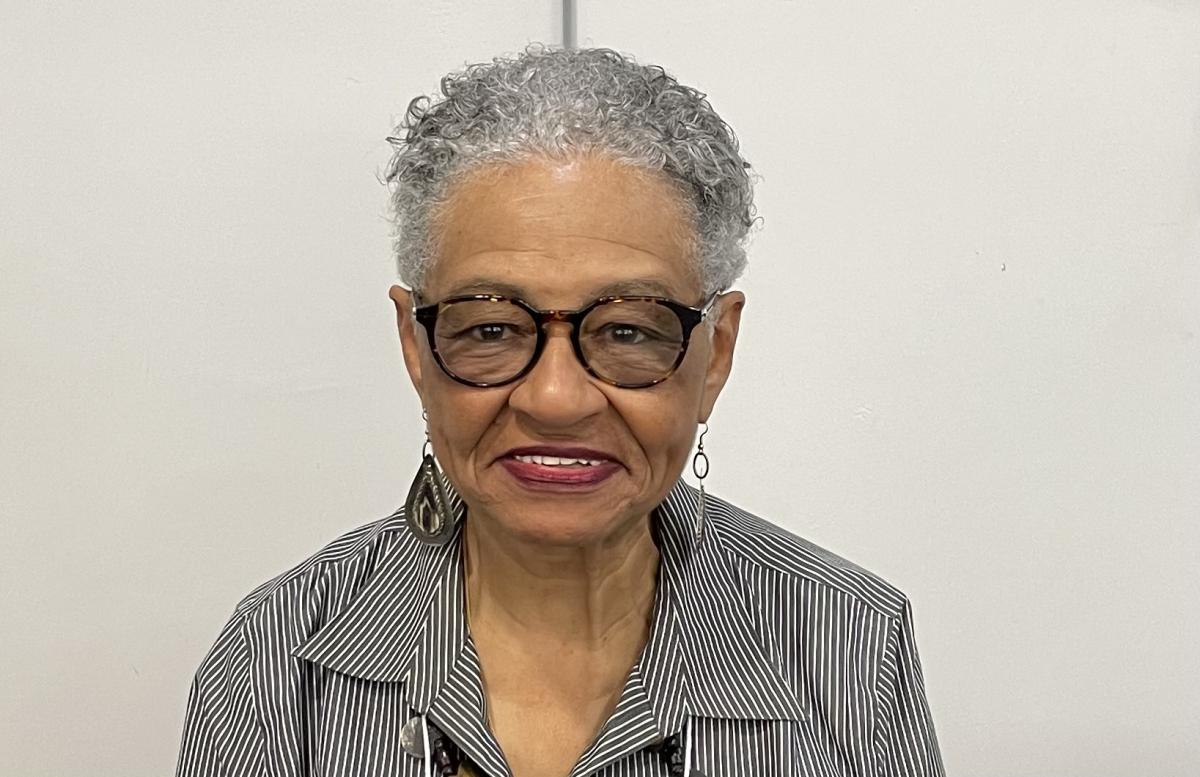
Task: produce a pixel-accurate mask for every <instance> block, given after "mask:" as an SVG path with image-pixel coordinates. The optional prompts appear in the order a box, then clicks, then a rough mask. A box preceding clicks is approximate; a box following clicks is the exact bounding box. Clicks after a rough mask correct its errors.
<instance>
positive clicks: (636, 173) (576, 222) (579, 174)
mask: <svg viewBox="0 0 1200 777" xmlns="http://www.w3.org/2000/svg"><path fill="white" fill-rule="evenodd" d="M686 213H687V211H686V210H685V208H684V207H683V205H682V201H681V200H680V197H679V195H678V194H677V193H676V192H675V190H674V189H673V188H672V186H671V184H670V183H669V181H668V180H667V179H666V177H665V176H663V175H662V174H660V173H654V172H650V171H644V170H639V169H636V168H632V167H629V166H625V165H621V164H619V163H617V162H614V161H612V160H609V159H605V158H603V157H594V156H586V157H576V158H573V159H569V160H549V159H542V158H538V159H532V160H526V161H522V162H520V163H516V164H505V165H502V166H494V167H490V168H485V169H482V170H478V171H474V172H472V173H470V174H468V176H467V177H466V178H465V179H464V180H462V181H460V182H459V183H458V184H457V185H456V186H455V187H454V188H453V189H452V191H451V193H450V195H449V197H448V199H447V201H446V204H445V205H444V206H443V209H442V210H441V212H440V213H439V221H438V226H439V230H438V233H439V241H438V246H437V253H436V257H435V259H434V264H433V267H432V268H431V270H430V272H429V274H428V276H427V281H426V284H425V296H427V297H428V298H430V299H441V298H445V297H447V296H451V295H453V294H457V293H472V292H479V291H497V292H503V293H506V294H514V293H516V294H518V295H519V296H521V297H523V298H524V299H526V300H527V301H529V302H531V303H534V304H537V305H539V306H542V307H551V306H572V305H577V304H581V303H582V302H586V301H588V300H590V299H592V298H594V297H596V296H602V295H604V294H620V293H626V294H631V293H644V294H661V295H665V296H670V297H675V298H677V299H680V300H684V301H687V302H696V301H697V300H696V299H692V298H693V297H696V298H698V297H699V294H700V291H701V284H700V279H699V277H698V275H697V273H696V270H695V267H694V264H693V261H692V257H691V239H690V238H691V235H692V232H691V230H692V226H691V222H690V220H689V219H688V218H687V216H686Z"/></svg>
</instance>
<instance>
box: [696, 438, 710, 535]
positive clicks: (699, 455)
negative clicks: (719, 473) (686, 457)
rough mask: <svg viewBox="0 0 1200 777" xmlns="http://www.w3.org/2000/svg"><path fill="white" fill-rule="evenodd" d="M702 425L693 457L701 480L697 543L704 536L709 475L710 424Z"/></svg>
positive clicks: (697, 476)
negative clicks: (707, 445)
mask: <svg viewBox="0 0 1200 777" xmlns="http://www.w3.org/2000/svg"><path fill="white" fill-rule="evenodd" d="M700 425H701V426H703V427H704V429H703V430H701V432H700V439H699V440H697V441H696V455H695V456H693V457H692V474H693V475H695V476H696V479H697V480H699V481H700V503H699V505H698V506H697V507H696V525H695V527H694V531H695V534H696V544H697V545H699V544H700V540H702V539H703V538H704V518H705V515H704V479H705V478H706V477H708V454H707V453H705V452H704V435H706V434H708V424H707V423H705V422H703V421H702V422H701V423H700Z"/></svg>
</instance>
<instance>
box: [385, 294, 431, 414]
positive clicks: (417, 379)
mask: <svg viewBox="0 0 1200 777" xmlns="http://www.w3.org/2000/svg"><path fill="white" fill-rule="evenodd" d="M388 296H389V297H391V298H392V302H393V303H394V304H395V306H396V329H397V330H398V331H399V333H400V350H401V351H402V352H403V353H404V366H405V367H406V368H408V377H409V380H411V381H412V384H413V388H415V389H416V390H417V394H418V396H420V397H421V404H422V405H424V404H425V394H424V393H423V392H422V390H421V387H422V383H421V340H420V338H419V337H418V334H419V332H418V331H417V321H416V319H415V318H413V301H412V292H411V291H409V290H408V289H406V288H404V287H403V286H395V285H394V286H392V288H391V289H389V290H388Z"/></svg>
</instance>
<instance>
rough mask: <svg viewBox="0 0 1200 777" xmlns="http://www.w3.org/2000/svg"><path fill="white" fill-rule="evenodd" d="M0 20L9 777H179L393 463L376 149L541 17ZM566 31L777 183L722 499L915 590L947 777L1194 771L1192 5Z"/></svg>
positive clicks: (162, 8) (394, 405) (1031, 3)
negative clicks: (261, 624) (229, 631)
mask: <svg viewBox="0 0 1200 777" xmlns="http://www.w3.org/2000/svg"><path fill="white" fill-rule="evenodd" d="M735 8H736V10H734V9H735ZM2 10H3V13H2V17H3V23H2V25H0V27H2V29H3V31H2V32H0V111H2V117H3V118H2V121H3V124H2V134H0V203H2V204H0V208H2V210H0V257H2V261H3V268H2V269H3V272H2V274H0V370H2V383H0V424H2V426H0V522H2V534H0V608H2V610H0V629H2V637H0V651H2V655H0V689H2V690H0V716H2V718H0V719H2V724H0V726H2V727H0V774H3V775H5V776H6V777H7V776H8V775H13V776H20V777H26V776H29V777H32V776H34V775H63V776H70V777H76V776H77V777H85V776H87V777H93V776H95V775H122V776H124V775H161V774H166V773H169V772H170V771H171V770H172V768H173V764H174V759H175V755H176V750H177V745H178V738H179V732H180V724H181V718H182V713H183V709H184V701H185V697H186V694H187V690H188V686H189V683H190V679H191V675H192V673H193V672H194V670H195V668H196V666H197V664H198V663H199V662H200V660H201V658H202V657H203V656H204V654H205V652H206V651H207V649H208V647H209V645H210V644H211V641H212V640H213V638H214V637H215V635H216V634H217V631H218V630H219V628H220V627H221V625H222V623H223V622H224V621H225V619H226V618H227V617H228V615H229V614H230V612H231V611H232V608H233V606H234V604H235V603H236V602H237V600H238V599H239V598H240V597H241V596H242V595H243V594H245V593H246V592H248V591H249V590H250V589H251V588H252V587H254V586H255V585H256V584H258V583H259V582H261V581H262V580H264V579H266V578H269V577H271V576H273V575H274V574H276V573H278V572H280V571H282V570H283V569H285V568H286V567H288V566H291V565H292V564H294V563H297V562H299V561H300V560H301V559H303V558H304V557H305V556H306V555H308V554H309V553H310V552H313V551H314V550H316V549H317V548H318V547H320V546H321V545H323V544H324V543H325V542H326V541H328V540H330V539H332V538H333V537H335V536H336V535H338V534H340V533H342V532H343V531H346V530H348V529H350V528H352V527H354V526H356V525H359V524H362V523H365V522H367V521H370V520H373V519H375V518H377V517H380V516H382V515H385V514H387V513H389V512H390V511H391V510H392V509H393V508H394V507H395V506H396V505H397V504H398V503H400V502H401V501H402V500H403V497H404V494H405V492H406V489H407V486H408V482H409V480H410V478H411V476H412V473H413V472H414V470H415V465H416V462H417V460H418V455H419V450H420V443H421V432H420V428H421V426H420V420H419V408H418V406H417V404H416V402H415V400H414V396H413V393H412V391H411V388H410V387H409V385H408V382H407V378H406V376H405V374H404V373H403V369H402V366H401V362H400V358H399V350H398V345H397V342H396V339H395V336H394V318H393V311H392V307H391V304H390V302H389V300H388V299H387V296H386V292H387V287H388V285H389V283H390V282H391V281H392V279H393V277H394V274H393V268H392V264H391V259H390V256H389V236H388V224H387V222H386V218H385V196H386V195H385V190H384V188H383V187H382V186H381V185H380V184H379V182H378V180H377V178H376V176H377V175H378V173H379V171H380V170H381V169H382V167H383V165H384V164H385V162H386V159H387V156H388V147H387V146H386V144H385V143H384V140H383V139H384V137H385V136H386V135H388V134H389V132H390V131H391V129H392V127H393V125H394V123H395V122H396V121H397V120H398V119H399V117H400V115H401V112H402V111H403V109H404V107H405V106H406V104H407V101H408V100H409V98H411V97H412V96H414V95H415V94H417V93H421V92H429V91H431V90H433V89H435V88H436V87H437V84H438V79H439V77H440V75H441V74H443V73H445V72H447V71H449V70H452V69H456V68H458V67H461V66H462V65H463V64H464V63H466V62H468V61H479V60H482V59H487V58H489V57H491V56H492V55H494V54H497V53H502V52H513V51H516V50H518V49H520V48H522V47H523V46H524V45H525V44H526V43H527V42H528V41H545V42H550V43H554V42H556V41H558V40H559V17H558V3H557V2H555V0H538V1H537V2H533V1H531V0H525V1H523V2H511V1H510V2H506V3H491V4H485V3H465V2H464V3H452V2H446V1H445V0H438V1H437V2H422V3H403V2H390V3H385V2H338V3H332V2H328V3H312V2H291V3H282V2H275V3H264V2H256V1H254V0H249V2H247V1H246V0H239V1H238V2H228V1H226V0H220V1H213V0H209V1H207V2H201V3H186V4H185V3H178V2H150V1H147V2H131V1H130V0H120V1H117V0H113V1H111V2H107V3H74V2H72V3H67V2H25V3H16V2H5V3H4V4H3V9H2ZM579 39H580V42H581V43H582V44H584V45H588V44H594V45H606V46H611V47H615V48H618V49H621V50H624V51H628V52H632V53H634V54H636V55H638V56H639V57H640V58H642V59H643V60H644V61H650V62H659V63H662V64H665V65H666V66H667V67H668V68H669V69H670V70H672V71H673V72H674V73H675V74H676V75H678V76H679V77H681V78H682V79H683V80H684V81H685V82H687V83H691V84H695V85H697V86H699V87H701V88H703V89H704V90H705V91H707V92H708V93H709V94H710V96H711V100H712V102H713V103H714V105H715V106H716V107H717V109H718V110H719V111H720V112H721V113H722V114H723V116H724V117H725V118H726V119H727V120H728V121H729V122H730V123H731V124H732V125H733V126H734V127H735V128H736V129H737V131H738V133H739V134H740V136H741V139H742V142H743V148H744V151H745V153H746V154H747V156H748V157H749V159H750V160H751V161H752V162H753V163H754V164H755V165H756V167H757V169H758V170H759V171H760V173H761V175H762V181H761V185H760V187H759V190H758V202H759V207H760V211H761V214H762V215H763V217H764V228H763V230H762V232H761V233H760V234H759V236H758V237H757V239H756V241H755V242H754V244H753V246H752V249H751V266H750V270H749V272H748V274H747V275H746V277H745V278H744V282H743V283H742V284H741V288H743V289H744V290H745V291H746V293H747V296H748V297H749V300H750V302H749V305H748V307H747V310H746V316H745V319H744V321H745V323H744V328H743V339H742V342H741V348H740V350H739V357H738V360H737V366H736V368H735V374H734V378H733V380H732V383H731V385H730V386H729V387H728V390H727V394H726V395H725V396H724V397H723V398H722V401H721V403H720V405H719V406H718V410H717V413H716V415H715V417H714V419H713V422H712V432H711V434H710V436H709V438H708V439H707V440H706V442H707V443H708V446H707V447H708V449H709V451H710V453H711V457H712V464H713V467H712V475H711V477H710V479H709V484H710V487H711V488H712V490H713V491H714V492H715V493H718V494H720V495H722V496H725V497H727V498H730V499H732V500H733V501H735V502H738V503H740V504H742V505H744V506H746V507H748V508H750V509H752V510H755V511H757V512H759V513H761V514H763V515H765V516H768V517H770V518H772V519H773V520H775V521H776V522H778V523H781V524H782V525H784V526H786V527H788V528H790V529H792V530H794V531H795V532H797V533H800V534H802V535H804V536H806V537H808V538H809V539H811V540H813V541H815V542H818V543H819V544H822V545H824V546H826V547H828V548H830V549H832V550H834V551H836V552H838V553H841V554H842V555H845V556H848V557H849V558H851V559H853V560H855V561H857V562H858V563H860V564H862V565H864V566H866V567H868V568H870V569H872V570H875V571H876V572H878V573H880V574H881V575H883V576H884V577H886V578H888V579H889V580H891V581H892V582H893V583H895V584H896V585H898V586H900V587H901V588H902V589H903V590H905V591H906V592H907V593H908V594H909V595H910V597H911V598H912V600H913V602H914V607H915V613H916V623H917V632H918V641H919V645H920V649H921V655H922V659H923V663H924V667H925V674H926V681H927V688H928V693H929V698H930V701H931V704H932V708H933V712H934V715H935V719H936V723H937V729H938V734H939V736H940V739H941V743H942V747H943V750H944V753H945V759H946V764H947V767H948V770H949V772H950V773H951V774H952V775H1027V776H1030V775H1047V776H1049V775H1054V776H1056V777H1071V776H1078V777H1085V776H1086V777H1104V776H1106V775H1114V776H1115V775H1140V774H1147V773H1153V774H1156V775H1181V776H1182V775H1195V774H1197V773H1200V743H1198V735H1197V733H1196V730H1197V729H1196V725H1197V720H1200V670H1197V668H1196V646H1197V645H1198V644H1200V625H1198V624H1200V617H1198V611H1197V601H1198V600H1200V574H1198V572H1197V562H1198V560H1200V520H1198V519H1200V476H1198V473H1200V444H1198V440H1200V358H1198V355H1200V353H1198V351H1200V340H1198V339H1197V336H1198V334H1200V260H1198V255H1200V218H1198V215H1200V4H1198V3H1196V2H1184V1H1180V2H1169V1H1167V0H1160V1H1158V2H1151V1H1150V0H1141V1H1137V0H1125V1H1124V2H1115V1H1108V0H1087V1H1086V2H1083V1H1076V2H1053V3H1050V2H1045V0H994V1H993V2H963V0H943V1H941V2H936V1H933V0H913V1H911V2H898V3H897V2H873V3H864V2H847V0H836V1H834V0H812V1H810V2H784V1H782V0H752V1H751V0H742V2H739V3H736V4H734V3H716V2H697V1H696V0H686V1H685V0H670V1H669V2H655V3H643V2H633V1H632V0H622V1H620V2H616V1H615V0H607V1H606V2H603V3H601V2H599V0H583V2H582V3H581V7H580V16H579Z"/></svg>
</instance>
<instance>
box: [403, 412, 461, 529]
mask: <svg viewBox="0 0 1200 777" xmlns="http://www.w3.org/2000/svg"><path fill="white" fill-rule="evenodd" d="M421 418H422V419H423V420H424V421H425V445H424V446H422V448H421V466H420V468H419V469H418V470H417V475H416V477H414V478H413V482H412V486H410V487H409V489H408V498H407V499H405V500H404V521H405V522H406V523H407V524H408V528H409V530H411V531H412V533H413V536H414V537H416V538H417V539H418V540H420V541H421V542H424V543H425V544H427V545H445V544H446V543H447V542H449V541H450V538H451V537H453V536H454V513H453V511H451V509H450V500H449V499H447V498H446V487H445V485H444V484H443V483H444V481H443V480H442V471H441V469H440V468H438V465H437V461H436V460H435V459H434V458H433V449H432V445H431V444H430V442H429V414H428V413H426V412H425V411H424V410H422V411H421Z"/></svg>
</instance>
